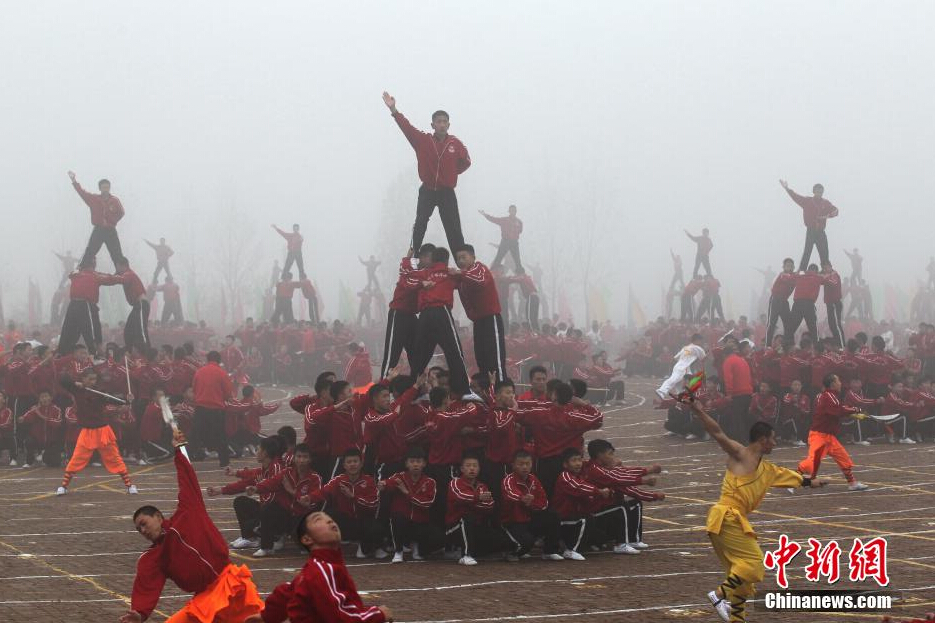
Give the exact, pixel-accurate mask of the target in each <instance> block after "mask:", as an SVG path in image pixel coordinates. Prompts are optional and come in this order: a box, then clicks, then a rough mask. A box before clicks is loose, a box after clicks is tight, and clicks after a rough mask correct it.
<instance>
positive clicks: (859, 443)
mask: <svg viewBox="0 0 935 623" xmlns="http://www.w3.org/2000/svg"><path fill="white" fill-rule="evenodd" d="M854 443H856V444H857V445H858V446H869V445H870V442H869V441H867V440H866V439H861V440H860V441H855V442H854ZM802 445H803V446H804V445H805V444H804V443H803V444H802Z"/></svg>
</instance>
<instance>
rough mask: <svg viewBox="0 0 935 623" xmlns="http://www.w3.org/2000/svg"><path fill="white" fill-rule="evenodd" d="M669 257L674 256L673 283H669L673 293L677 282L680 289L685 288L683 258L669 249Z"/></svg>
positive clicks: (670, 290)
mask: <svg viewBox="0 0 935 623" xmlns="http://www.w3.org/2000/svg"><path fill="white" fill-rule="evenodd" d="M669 255H670V256H672V281H670V282H669V292H672V291H673V290H675V283H676V282H678V284H679V286H680V287H682V288H684V287H685V277H684V275H683V274H682V256H681V255H676V254H675V251H673V250H672V249H669Z"/></svg>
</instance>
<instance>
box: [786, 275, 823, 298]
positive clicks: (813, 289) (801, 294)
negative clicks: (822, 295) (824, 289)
mask: <svg viewBox="0 0 935 623" xmlns="http://www.w3.org/2000/svg"><path fill="white" fill-rule="evenodd" d="M824 280H825V278H824V275H822V274H821V273H816V272H811V271H806V272H804V273H799V275H798V276H797V277H796V279H795V290H794V291H793V293H792V300H793V301H811V302H812V303H814V302H815V301H817V300H818V291H819V290H820V289H821V284H822V283H824Z"/></svg>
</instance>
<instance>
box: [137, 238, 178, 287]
mask: <svg viewBox="0 0 935 623" xmlns="http://www.w3.org/2000/svg"><path fill="white" fill-rule="evenodd" d="M143 242H145V243H146V244H148V245H149V246H150V248H151V249H152V250H153V251H155V252H156V272H154V273H153V282H155V281H156V280H157V279H159V273H160V272H162V271H163V270H165V271H166V277H171V276H172V271H171V270H169V258H170V257H172V256H173V255H175V251H173V250H172V247H170V246H169V245H167V244H166V239H165V238H160V239H159V244H153V243H152V242H150V241H149V240H147V239H145V238H143Z"/></svg>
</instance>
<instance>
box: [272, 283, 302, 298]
mask: <svg viewBox="0 0 935 623" xmlns="http://www.w3.org/2000/svg"><path fill="white" fill-rule="evenodd" d="M301 287H302V282H301V281H280V282H278V283H277V284H276V298H278V299H289V300H290V301H291V300H292V295H293V294H295V289H296V288H301Z"/></svg>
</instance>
